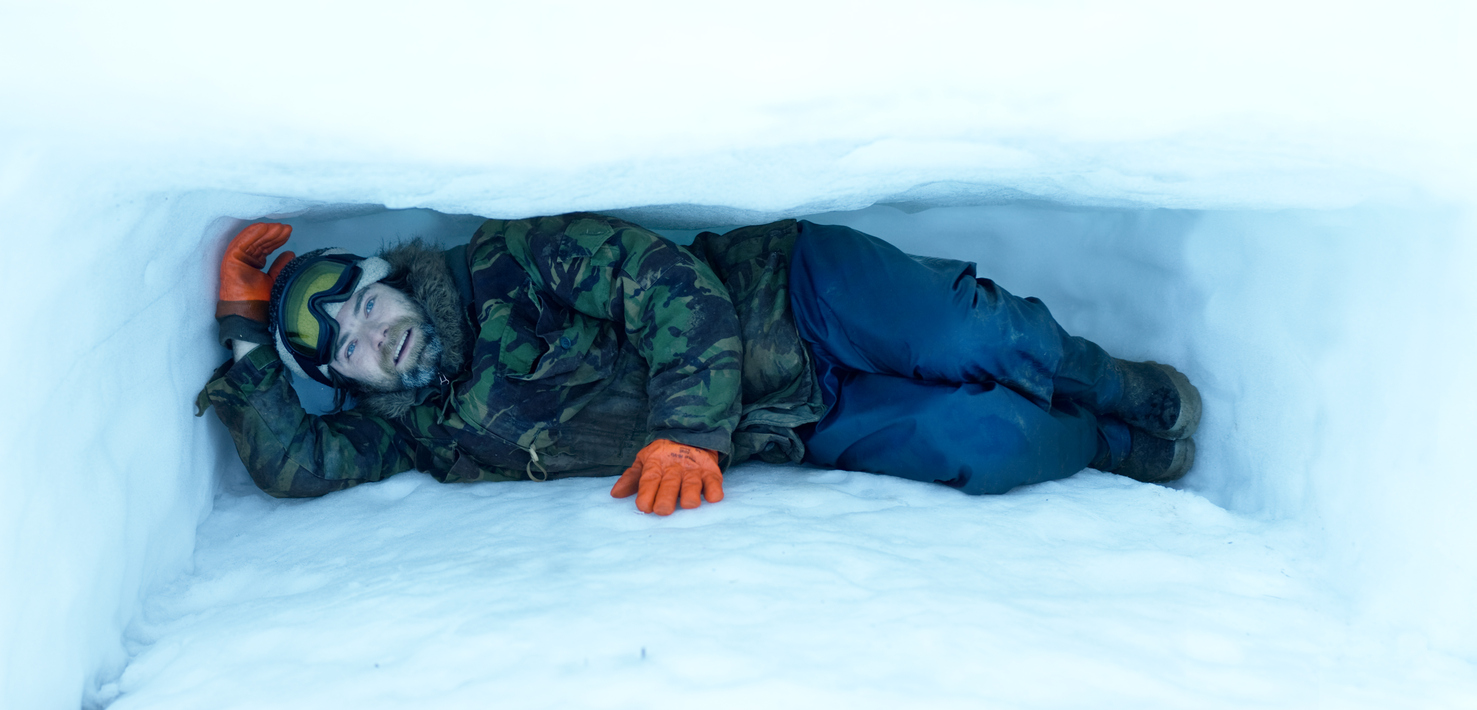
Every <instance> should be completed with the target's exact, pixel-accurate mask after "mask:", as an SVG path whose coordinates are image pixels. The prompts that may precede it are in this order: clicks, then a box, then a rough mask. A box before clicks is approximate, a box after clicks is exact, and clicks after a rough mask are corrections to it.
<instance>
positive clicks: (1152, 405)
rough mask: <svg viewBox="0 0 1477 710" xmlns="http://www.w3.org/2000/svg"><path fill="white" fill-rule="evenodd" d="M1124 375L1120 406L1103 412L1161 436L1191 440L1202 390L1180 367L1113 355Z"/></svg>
mask: <svg viewBox="0 0 1477 710" xmlns="http://www.w3.org/2000/svg"><path fill="white" fill-rule="evenodd" d="M1113 364H1114V365H1117V367H1118V371H1119V372H1121V373H1122V374H1123V395H1122V396H1121V397H1120V398H1119V404H1118V406H1116V407H1114V408H1112V409H1111V410H1109V411H1107V412H1104V414H1112V415H1114V416H1116V417H1118V418H1119V419H1122V420H1123V421H1124V422H1126V423H1127V424H1128V425H1129V426H1133V427H1138V428H1139V429H1143V430H1144V431H1147V432H1148V433H1150V434H1153V435H1154V436H1157V437H1159V438H1161V439H1188V438H1190V436H1192V435H1194V433H1195V428H1196V427H1198V426H1200V390H1197V389H1195V386H1194V385H1192V384H1190V378H1188V377H1185V376H1184V375H1182V374H1180V371H1179V370H1176V369H1174V368H1173V367H1170V366H1168V365H1162V364H1160V363H1157V362H1152V361H1150V362H1131V361H1129V360H1119V359H1118V358H1113Z"/></svg>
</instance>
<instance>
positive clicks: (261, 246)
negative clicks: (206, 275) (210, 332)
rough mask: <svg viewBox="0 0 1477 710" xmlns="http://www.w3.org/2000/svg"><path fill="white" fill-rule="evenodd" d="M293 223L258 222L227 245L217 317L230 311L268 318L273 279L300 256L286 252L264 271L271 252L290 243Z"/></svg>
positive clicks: (263, 320)
mask: <svg viewBox="0 0 1477 710" xmlns="http://www.w3.org/2000/svg"><path fill="white" fill-rule="evenodd" d="M291 234H292V227H289V226H287V225H285V224H269V223H264V222H263V223H257V224H253V225H251V226H249V227H247V228H246V229H243V230H241V232H240V233H239V234H237V235H236V238H235V239H232V240H231V243H230V245H229V246H227V247H226V254H225V256H224V257H222V258H221V290H220V301H219V302H218V303H217V304H216V307H215V317H216V318H221V317H224V316H228V315H237V316H243V317H245V318H247V319H250V320H254V321H258V322H261V323H266V322H267V301H268V300H269V299H270V298H271V297H272V282H273V281H275V280H276V279H277V274H278V273H279V272H281V271H282V267H284V266H287V262H289V261H292V260H293V258H294V257H295V256H296V255H295V254H293V253H292V252H290V251H288V252H283V253H282V254H281V255H280V256H278V257H277V260H276V261H273V262H272V268H271V269H270V270H269V271H268V272H267V273H262V267H263V266H266V265H267V255H268V254H271V253H272V252H274V251H277V250H278V249H279V248H281V247H282V245H283V244H286V243H287V237H288V236H290V235H291Z"/></svg>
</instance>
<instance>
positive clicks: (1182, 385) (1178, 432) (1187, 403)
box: [1148, 360, 1201, 478]
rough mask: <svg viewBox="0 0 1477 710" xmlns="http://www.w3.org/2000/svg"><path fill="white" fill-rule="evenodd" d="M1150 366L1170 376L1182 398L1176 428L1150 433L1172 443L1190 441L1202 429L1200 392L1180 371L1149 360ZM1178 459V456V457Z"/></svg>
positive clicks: (1191, 453)
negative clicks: (1183, 440)
mask: <svg viewBox="0 0 1477 710" xmlns="http://www.w3.org/2000/svg"><path fill="white" fill-rule="evenodd" d="M1148 364H1150V365H1153V366H1154V367H1157V368H1159V369H1160V370H1162V371H1163V372H1164V374H1166V375H1169V381H1170V382H1173V383H1174V389H1175V391H1176V392H1178V393H1179V396H1180V415H1179V417H1177V418H1176V419H1175V420H1174V426H1172V427H1170V428H1169V429H1167V430H1165V431H1155V432H1150V433H1151V434H1153V435H1154V436H1157V437H1159V438H1161V439H1169V440H1171V441H1178V440H1181V439H1188V438H1190V437H1192V436H1194V435H1195V430H1196V429H1198V428H1200V411H1201V404H1200V390H1198V389H1196V388H1195V385H1192V384H1190V378H1188V377H1185V376H1184V375H1183V374H1181V373H1180V371H1179V370H1176V369H1174V368H1173V367H1170V366H1169V365H1165V364H1164V363H1159V362H1154V361H1153V360H1149V361H1148ZM1194 455H1195V452H1194V448H1193V447H1191V451H1190V456H1191V458H1193V457H1194ZM1177 458H1178V456H1176V459H1177ZM1186 470H1189V468H1188V467H1186ZM1181 475H1183V473H1182V474H1181ZM1176 478H1178V476H1176Z"/></svg>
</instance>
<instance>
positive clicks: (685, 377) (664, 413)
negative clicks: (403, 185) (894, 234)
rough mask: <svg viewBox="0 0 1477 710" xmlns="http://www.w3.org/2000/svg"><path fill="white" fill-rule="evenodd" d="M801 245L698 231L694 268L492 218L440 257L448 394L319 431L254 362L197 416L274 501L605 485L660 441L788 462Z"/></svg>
mask: <svg viewBox="0 0 1477 710" xmlns="http://www.w3.org/2000/svg"><path fill="white" fill-rule="evenodd" d="M795 234H796V229H795V224H794V222H793V220H790V221H787V222H782V223H776V224H774V225H764V226H761V227H748V228H743V229H739V230H735V231H733V232H730V233H728V234H725V235H722V236H720V235H716V234H712V233H704V234H702V235H700V236H699V237H698V239H697V240H696V241H695V242H694V245H693V247H692V248H691V249H690V250H689V249H687V248H683V247H679V246H677V245H675V244H673V243H671V242H669V241H667V240H666V239H663V238H662V237H660V236H658V235H656V234H654V233H652V232H650V231H647V230H645V229H642V228H640V227H637V226H635V225H632V224H628V223H626V222H623V221H621V220H618V219H612V218H607V217H602V216H599V215H592V214H569V215H562V216H558V217H545V218H538V219H530V220H489V221H488V222H486V223H485V224H483V225H482V227H481V228H480V229H478V230H477V232H476V234H474V235H473V237H472V240H471V242H470V244H468V245H467V246H466V247H465V249H464V250H463V249H458V250H454V251H453V252H448V253H456V254H462V253H464V254H465V261H464V263H465V266H466V271H465V273H464V274H463V276H464V278H465V277H469V278H465V280H466V281H468V282H469V286H470V288H469V289H466V288H464V293H465V292H466V291H469V293H466V295H467V296H470V298H469V301H470V302H469V303H464V304H463V305H464V306H466V307H467V310H466V312H467V320H466V325H467V326H468V331H469V340H470V343H469V345H468V349H467V355H466V357H465V363H464V364H463V365H462V366H461V367H460V368H459V369H458V372H457V374H456V375H455V376H454V377H452V378H449V379H444V380H443V381H442V382H441V383H438V384H437V385H433V386H431V387H426V388H423V389H421V390H418V391H416V392H414V393H407V396H408V397H409V399H408V400H407V401H406V402H405V406H403V407H397V408H393V409H391V410H389V412H388V413H387V412H386V411H384V408H382V407H381V408H379V411H377V412H371V411H370V409H372V408H365V407H356V408H354V409H350V410H346V411H342V412H338V413H334V414H328V415H322V416H315V415H311V414H308V413H307V412H305V411H304V410H303V408H302V406H301V405H300V404H299V401H298V398H297V394H296V393H295V392H294V391H293V389H292V387H291V384H290V382H289V377H288V374H287V370H286V368H285V367H284V366H283V365H282V363H281V362H280V361H279V360H278V357H277V354H276V352H274V350H273V349H272V348H268V347H259V348H256V349H255V350H253V351H252V352H251V353H250V354H248V355H247V356H246V357H243V358H242V359H241V360H239V361H236V362H234V363H233V362H227V363H225V364H224V365H222V366H221V368H220V369H219V370H217V372H216V373H215V375H214V376H213V377H212V379H211V381H210V382H209V383H208V384H207V385H206V387H205V390H204V392H202V394H201V401H202V404H206V403H208V404H209V405H213V406H214V407H215V410H216V413H217V415H218V416H219V417H220V419H221V421H222V422H224V423H225V424H226V426H227V428H228V429H229V430H230V432H231V435H232V438H233V439H234V441H235V444H236V448H237V451H238V453H240V455H241V459H242V461H243V462H244V463H245V464H246V467H247V470H248V471H249V472H250V473H251V476H252V478H253V479H254V480H255V481H256V483H257V485H259V486H261V488H262V489H263V490H265V491H266V492H268V493H270V494H272V495H276V496H294V497H295V496H315V495H322V494H324V493H327V492H329V491H333V490H339V489H342V488H347V487H349V486H352V485H356V484H358V483H362V482H366V481H376V480H380V479H382V478H385V477H387V476H390V475H392V474H395V473H398V472H400V471H405V470H409V469H420V470H423V471H426V472H428V473H431V474H432V475H433V476H435V477H436V478H437V479H439V480H442V481H445V482H455V481H495V480H517V479H523V478H531V479H535V480H543V479H545V478H560V477H566V476H604V475H615V474H619V473H620V472H621V471H623V470H624V469H625V468H626V467H627V466H629V465H630V463H631V462H632V461H633V460H635V456H636V453H637V452H638V451H640V449H641V448H642V447H644V446H645V445H646V444H647V443H649V442H651V441H652V440H654V439H659V438H660V439H670V440H672V441H677V442H679V443H684V444H689V445H692V446H701V447H703V448H708V449H713V450H715V451H718V452H720V454H722V460H723V463H724V465H725V466H726V465H727V464H728V463H730V462H731V461H738V460H743V459H745V458H748V457H749V456H752V455H761V456H763V457H764V458H766V459H768V460H790V461H798V460H800V458H801V456H802V455H803V451H804V449H803V446H801V444H800V441H799V439H798V438H797V437H796V436H795V434H794V433H793V431H792V430H791V429H792V428H793V427H795V426H798V425H800V424H804V423H807V422H812V421H815V420H817V419H819V418H820V415H821V413H822V406H821V403H820V394H819V388H818V387H817V386H816V383H815V373H814V367H813V365H812V364H811V360H810V355H809V352H808V351H807V350H806V348H805V346H804V345H803V344H802V342H801V340H800V338H799V335H798V333H797V332H796V330H795V325H794V320H793V318H792V317H791V315H790V309H789V300H788V273H789V255H790V251H791V248H792V246H793V244H794V239H795ZM694 254H696V255H698V256H700V257H701V258H696V257H695V256H694ZM453 268H456V265H453ZM730 289H732V291H733V296H731V295H730Z"/></svg>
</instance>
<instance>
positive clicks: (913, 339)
mask: <svg viewBox="0 0 1477 710" xmlns="http://www.w3.org/2000/svg"><path fill="white" fill-rule="evenodd" d="M790 305H791V307H792V308H793V310H794V314H795V322H796V325H797V326H798V327H799V330H800V336H801V338H803V339H804V340H805V341H806V342H807V343H808V344H809V345H810V347H811V351H812V353H813V354H814V355H815V358H816V369H817V375H818V376H819V379H820V384H821V393H822V397H823V401H824V403H825V405H826V408H827V409H826V413H825V415H824V416H823V417H822V418H821V420H820V421H819V422H816V424H815V425H814V428H813V429H811V428H806V429H803V430H801V432H800V434H801V436H802V437H803V438H804V439H805V444H806V460H807V461H809V462H811V463H815V464H817V465H821V466H826V467H831V468H843V469H848V470H853V471H871V472H874V473H885V474H889V475H893V476H901V477H903V478H911V479H914V480H919V481H936V482H939V483H943V484H945V485H949V486H953V487H955V488H959V489H961V490H963V491H965V492H966V493H974V494H981V493H1004V492H1006V491H1008V490H1010V489H1012V488H1015V487H1016V486H1021V485H1026V484H1029V483H1039V482H1041V481H1050V480H1055V479H1058V478H1065V477H1067V476H1070V475H1072V474H1074V473H1076V472H1078V471H1080V470H1082V469H1083V468H1085V467H1086V466H1087V465H1088V463H1089V462H1093V461H1094V460H1095V459H1096V462H1097V464H1098V465H1099V466H1101V467H1102V468H1107V469H1111V468H1114V467H1116V466H1117V464H1118V462H1120V461H1121V460H1122V458H1123V457H1124V456H1126V455H1127V454H1128V448H1129V433H1128V428H1127V426H1126V425H1124V424H1123V423H1122V422H1120V421H1118V420H1117V419H1114V418H1111V417H1100V416H1098V414H1097V413H1098V412H1102V411H1105V410H1106V408H1108V407H1110V406H1111V405H1112V404H1114V403H1115V401H1116V399H1117V398H1118V397H1119V395H1120V393H1121V391H1122V381H1121V378H1120V376H1119V374H1118V371H1117V369H1116V368H1114V367H1113V366H1112V359H1111V358H1110V357H1109V356H1108V354H1107V353H1106V352H1104V351H1103V349H1102V348H1100V347H1098V346H1097V345H1096V344H1094V343H1092V342H1090V341H1088V340H1085V339H1083V338H1078V337H1074V336H1071V335H1068V334H1067V332H1066V331H1064V330H1062V328H1061V326H1059V325H1057V322H1056V320H1055V319H1053V318H1052V317H1051V312H1050V311H1048V310H1047V309H1046V305H1045V304H1043V303H1041V301H1039V300H1037V299H1035V298H1018V297H1016V296H1012V295H1011V294H1010V293H1008V292H1006V291H1005V289H1003V288H1000V287H999V286H997V285H995V283H994V282H992V281H990V280H989V279H982V278H977V277H976V276H975V265H974V264H973V263H971V262H964V261H955V260H952V259H932V258H922V257H913V256H909V255H907V254H904V253H903V252H902V251H900V250H899V249H898V248H897V247H894V246H892V245H891V244H888V243H887V242H884V241H882V240H880V239H877V238H876V237H872V236H869V235H867V234H863V233H861V232H858V231H856V230H854V229H851V228H848V227H839V226H831V225H819V224H813V223H811V222H805V221H802V222H800V237H799V239H797V240H796V243H795V252H794V256H793V257H792V260H791V262H790Z"/></svg>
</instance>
